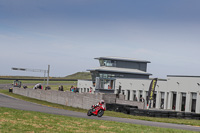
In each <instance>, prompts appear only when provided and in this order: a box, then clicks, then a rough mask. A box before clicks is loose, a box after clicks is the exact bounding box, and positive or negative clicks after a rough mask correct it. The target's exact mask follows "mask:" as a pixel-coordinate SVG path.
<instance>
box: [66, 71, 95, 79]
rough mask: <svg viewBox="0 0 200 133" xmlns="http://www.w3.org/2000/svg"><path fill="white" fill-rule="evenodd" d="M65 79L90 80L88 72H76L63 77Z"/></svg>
mask: <svg viewBox="0 0 200 133" xmlns="http://www.w3.org/2000/svg"><path fill="white" fill-rule="evenodd" d="M65 78H66V79H92V77H91V74H90V72H77V73H74V74H72V75H68V76H66V77H65Z"/></svg>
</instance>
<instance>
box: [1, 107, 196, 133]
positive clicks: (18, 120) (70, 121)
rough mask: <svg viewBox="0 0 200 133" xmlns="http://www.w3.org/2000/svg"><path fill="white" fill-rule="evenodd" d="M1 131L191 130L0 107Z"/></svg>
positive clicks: (143, 132)
mask: <svg viewBox="0 0 200 133" xmlns="http://www.w3.org/2000/svg"><path fill="white" fill-rule="evenodd" d="M0 132H1V133H37V132H44V133H57V132H60V133H63V132H67V133H72V132H77V133H86V132H88V133H96V132H97V133H101V132H105V133H131V132H134V133H193V132H192V131H186V130H177V129H167V128H159V127H150V126H143V125H135V124H128V123H120V122H112V121H103V120H92V119H84V118H75V117H68V116H59V115H52V114H45V113H40V112H32V111H22V110H15V109H10V108H3V107H1V108H0Z"/></svg>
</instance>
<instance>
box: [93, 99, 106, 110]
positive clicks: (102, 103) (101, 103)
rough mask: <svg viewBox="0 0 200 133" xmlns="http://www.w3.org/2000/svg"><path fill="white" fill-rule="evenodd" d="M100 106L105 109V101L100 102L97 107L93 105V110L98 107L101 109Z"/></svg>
mask: <svg viewBox="0 0 200 133" xmlns="http://www.w3.org/2000/svg"><path fill="white" fill-rule="evenodd" d="M99 106H102V107H103V108H105V106H104V100H101V101H99V103H97V104H96V105H92V107H93V108H96V107H99Z"/></svg>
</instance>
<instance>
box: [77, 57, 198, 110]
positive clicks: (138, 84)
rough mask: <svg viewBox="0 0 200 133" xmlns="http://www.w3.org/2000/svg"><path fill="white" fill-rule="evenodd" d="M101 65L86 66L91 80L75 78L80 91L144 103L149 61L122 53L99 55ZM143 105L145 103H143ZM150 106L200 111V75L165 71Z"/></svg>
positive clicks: (146, 95)
mask: <svg viewBox="0 0 200 133" xmlns="http://www.w3.org/2000/svg"><path fill="white" fill-rule="evenodd" d="M95 59H98V60H99V63H100V67H98V68H92V69H88V71H90V72H91V76H92V80H91V81H88V80H78V83H77V86H78V88H80V93H84V92H90V91H91V90H92V93H95V92H102V93H114V94H117V93H119V92H120V94H122V95H124V96H125V100H130V101H138V102H139V101H144V102H145V104H147V99H148V91H149V85H150V83H151V81H152V79H150V78H149V76H150V75H152V74H150V73H148V72H147V64H148V63H150V61H145V60H137V59H131V58H121V57H99V58H95ZM145 107H146V106H145ZM150 107H151V108H155V109H162V110H175V111H184V112H196V113H200V76H188V75H167V79H162V80H161V79H158V81H157V85H156V88H155V93H154V100H153V102H152V105H151V106H150Z"/></svg>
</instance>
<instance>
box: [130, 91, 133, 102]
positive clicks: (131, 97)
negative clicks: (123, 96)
mask: <svg viewBox="0 0 200 133" xmlns="http://www.w3.org/2000/svg"><path fill="white" fill-rule="evenodd" d="M130 101H133V90H130Z"/></svg>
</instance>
